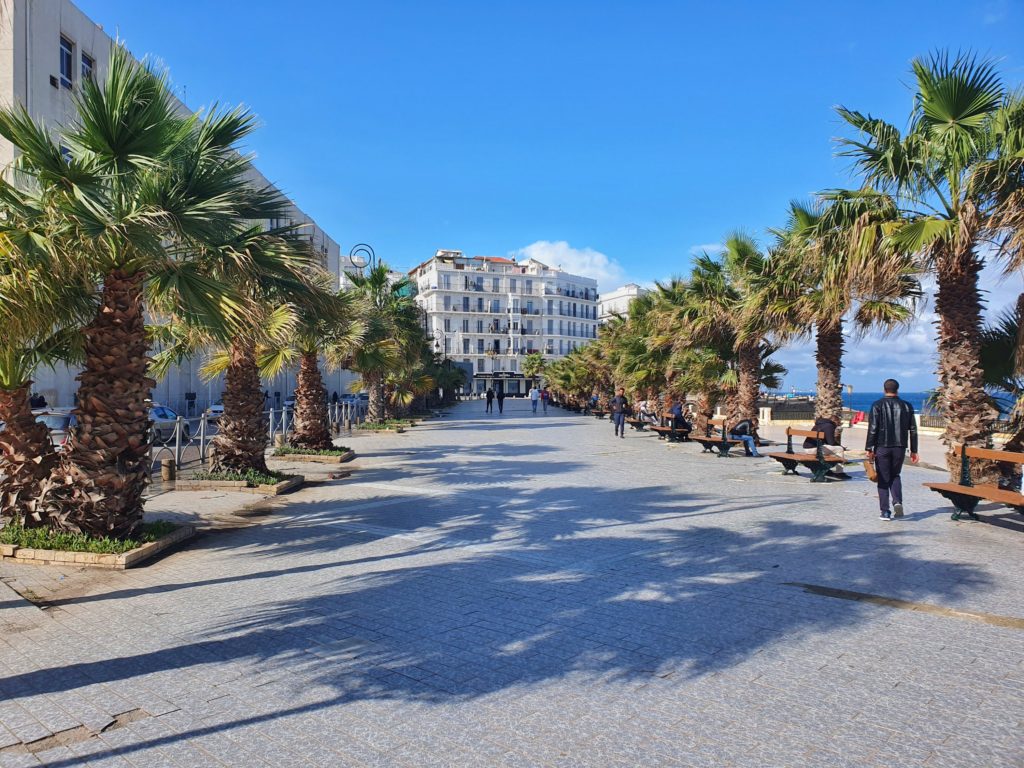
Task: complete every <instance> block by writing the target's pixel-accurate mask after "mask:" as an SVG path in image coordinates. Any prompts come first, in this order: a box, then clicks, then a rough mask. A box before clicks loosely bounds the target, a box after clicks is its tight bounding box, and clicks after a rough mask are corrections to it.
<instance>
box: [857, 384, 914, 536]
mask: <svg viewBox="0 0 1024 768" xmlns="http://www.w3.org/2000/svg"><path fill="white" fill-rule="evenodd" d="M882 389H883V390H884V392H885V397H883V398H881V399H880V400H876V401H875V402H874V403H873V404H872V405H871V414H870V416H868V439H867V442H866V444H865V446H864V450H865V451H867V458H868V461H873V462H874V463H875V472H876V473H877V474H878V479H877V480H876V481H875V482H876V484H877V485H878V509H879V515H878V519H879V520H892V518H893V516H894V515H895V516H896V517H903V481H902V480H901V479H900V472H901V471H902V470H903V461H904V459H905V458H906V456H907V447H908V444H909V447H910V461H911V462H912V463H914V464H917V462H918V455H917V421H916V420H915V419H914V406H912V405H911V404H910V403H908V402H907V401H906V400H901V399H900V394H899V392H900V383H899V382H898V381H896V379H886V380H885V383H884V384H882ZM890 499H891V500H892V509H890V508H889V501H890Z"/></svg>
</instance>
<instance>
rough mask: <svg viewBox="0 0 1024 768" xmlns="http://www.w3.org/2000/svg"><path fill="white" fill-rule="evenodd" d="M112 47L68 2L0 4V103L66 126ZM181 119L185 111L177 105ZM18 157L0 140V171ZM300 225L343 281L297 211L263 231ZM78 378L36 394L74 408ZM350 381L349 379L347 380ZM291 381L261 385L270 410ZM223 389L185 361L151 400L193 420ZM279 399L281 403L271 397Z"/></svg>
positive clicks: (329, 245)
mask: <svg viewBox="0 0 1024 768" xmlns="http://www.w3.org/2000/svg"><path fill="white" fill-rule="evenodd" d="M114 45H115V43H114V40H113V39H112V38H111V37H110V36H109V35H108V34H106V32H104V31H103V28H102V27H101V26H100V25H99V24H97V23H96V22H94V21H93V20H92V19H90V18H89V17H88V16H86V15H85V14H84V13H82V11H80V10H79V9H78V8H77V7H76V6H75V5H74V4H73V3H71V2H69V0H0V103H2V104H4V105H5V106H7V105H11V104H20V105H22V106H23V107H25V109H26V110H28V113H29V115H31V116H32V118H34V119H35V120H42V121H44V122H45V123H46V124H47V125H49V126H59V125H62V124H66V123H67V122H69V121H70V120H71V119H73V118H74V116H75V110H74V103H73V100H72V95H73V94H74V93H75V91H76V90H77V89H78V88H79V87H80V85H81V83H82V81H83V80H85V79H89V78H102V77H104V76H105V73H106V69H107V65H108V63H109V61H110V54H111V51H112V50H113V47H114ZM178 108H179V109H180V111H181V112H182V113H183V114H188V113H189V112H190V110H189V109H188V107H187V106H186V105H185V104H184V103H181V102H180V101H179V102H178ZM14 157H15V149H14V147H13V145H12V144H10V142H8V141H6V140H3V139H0V167H6V166H8V165H9V164H10V163H11V162H12V161H13V160H14ZM250 175H251V179H252V181H253V183H254V184H256V185H258V186H271V184H270V182H269V181H268V180H267V179H266V178H265V177H264V176H263V175H262V174H261V173H260V172H259V171H258V170H257V169H256V168H252V169H251V171H250ZM285 224H301V225H302V229H301V230H300V231H301V232H302V234H303V235H304V236H305V237H308V238H309V241H310V244H311V245H312V246H313V248H314V250H315V251H316V252H317V253H318V254H319V255H320V258H321V262H322V264H323V266H324V267H325V268H326V269H328V270H329V271H330V272H331V273H332V274H335V275H338V277H339V282H340V281H341V280H342V267H343V266H344V267H345V268H346V269H349V268H351V265H348V264H345V265H343V264H342V262H341V259H340V251H339V247H338V244H337V243H336V242H335V241H334V240H333V239H331V237H330V236H328V235H327V233H326V232H324V231H323V230H322V229H321V228H320V227H319V226H317V224H316V222H314V221H313V219H312V218H311V217H310V216H308V215H306V214H305V213H304V212H303V211H302V210H300V209H299V207H298V206H296V205H295V204H294V203H291V204H290V205H289V210H288V212H287V216H286V217H285V218H283V219H280V220H275V221H268V222H267V225H268V226H282V225H285ZM76 373H77V371H76V370H72V369H68V368H61V369H59V370H58V371H50V370H48V369H47V370H40V371H39V372H38V373H37V375H36V382H35V386H34V390H35V391H38V392H40V393H41V394H43V395H45V397H46V400H47V402H48V403H49V404H50V405H53V406H71V405H72V404H73V403H74V395H75V391H76V389H77V383H76V381H75V375H76ZM348 379H351V375H348ZM294 383H295V376H294V373H293V372H291V371H286V372H284V373H282V374H280V375H279V376H277V377H275V379H274V380H272V381H268V382H264V386H265V387H266V389H267V391H268V392H270V397H271V399H270V402H269V403H268V404H269V405H275V404H276V405H278V406H279V405H280V403H281V402H282V401H283V400H284V399H285V398H287V397H288V395H290V394H291V390H292V387H294ZM345 385H346V375H344V374H343V375H339V376H338V377H337V379H335V378H334V377H331V380H330V381H329V382H328V384H327V386H328V390H329V391H330V390H332V389H334V388H335V387H337V388H339V389H340V390H344V388H345ZM222 389H223V382H222V381H221V380H220V379H219V378H218V379H215V380H213V381H210V382H204V381H202V380H201V379H200V377H199V361H195V362H194V361H191V360H190V361H186V362H184V363H182V364H181V365H180V366H176V367H175V368H173V369H172V370H171V371H170V372H169V373H168V374H167V376H165V377H164V378H163V379H162V380H160V381H159V382H158V383H157V386H156V388H155V389H154V391H153V399H154V400H159V401H160V402H162V403H164V404H165V405H168V406H170V407H171V408H173V409H175V410H176V411H178V412H179V413H181V414H186V413H198V412H199V411H201V410H203V409H205V408H206V406H207V405H208V404H209V403H210V402H215V401H217V400H219V399H220V393H221V390H222ZM275 394H278V395H279V396H278V397H275ZM187 395H188V397H186V396H187Z"/></svg>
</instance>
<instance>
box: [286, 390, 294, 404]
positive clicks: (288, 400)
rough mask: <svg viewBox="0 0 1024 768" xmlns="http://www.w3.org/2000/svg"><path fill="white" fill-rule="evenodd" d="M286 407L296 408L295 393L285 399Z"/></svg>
mask: <svg viewBox="0 0 1024 768" xmlns="http://www.w3.org/2000/svg"><path fill="white" fill-rule="evenodd" d="M284 407H285V408H294V407H295V393H294V392H292V393H291V394H290V395H288V397H286V398H285V399H284Z"/></svg>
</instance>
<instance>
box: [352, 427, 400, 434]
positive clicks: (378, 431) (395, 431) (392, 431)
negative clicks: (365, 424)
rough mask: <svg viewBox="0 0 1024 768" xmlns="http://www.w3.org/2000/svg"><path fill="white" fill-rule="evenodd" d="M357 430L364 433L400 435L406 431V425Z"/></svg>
mask: <svg viewBox="0 0 1024 768" xmlns="http://www.w3.org/2000/svg"><path fill="white" fill-rule="evenodd" d="M356 431H357V432H362V433H363V434H364V435H400V434H402V433H403V432H405V427H396V428H394V429H357V430H356Z"/></svg>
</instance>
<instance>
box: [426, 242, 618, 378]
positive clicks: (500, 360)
mask: <svg viewBox="0 0 1024 768" xmlns="http://www.w3.org/2000/svg"><path fill="white" fill-rule="evenodd" d="M409 276H410V277H411V278H412V280H413V281H414V283H415V285H416V302H417V303H418V304H419V306H420V307H421V308H422V309H423V312H424V322H425V325H426V329H427V333H428V334H429V335H430V336H431V337H433V338H434V339H435V341H436V342H437V345H438V351H439V352H440V353H441V354H442V355H443V356H445V357H447V358H449V359H452V360H455V361H456V362H458V363H462V367H464V368H466V367H467V366H468V368H471V369H472V371H473V381H472V383H471V385H470V390H471V391H472V392H475V393H481V392H485V391H486V390H487V388H488V387H493V388H494V389H495V391H498V390H499V389H503V390H504V391H505V392H506V393H508V394H522V393H525V392H526V391H527V390H528V389H529V382H528V381H527V380H526V377H525V376H524V375H523V372H522V363H523V358H524V357H525V356H526V355H528V354H531V353H533V352H539V353H541V354H542V355H544V357H545V359H547V360H556V359H558V358H561V357H564V356H565V355H566V354H568V353H569V352H571V351H572V350H573V349H576V348H577V347H581V346H584V345H585V344H588V343H590V342H591V341H593V340H594V339H595V338H597V301H598V294H597V281H596V280H594V279H593V278H590V277H582V276H580V275H571V274H569V273H568V272H563V271H562V270H561V269H556V268H553V267H549V266H548V265H546V264H542V263H541V262H539V261H536V260H535V259H528V260H526V261H516V260H515V259H506V258H502V257H497V256H474V257H467V256H463V254H462V251H437V253H435V254H434V257H433V258H432V259H430V260H429V261H425V262H424V263H423V264H420V265H419V266H418V267H416V268H415V269H413V270H412V271H410V273H409Z"/></svg>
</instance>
